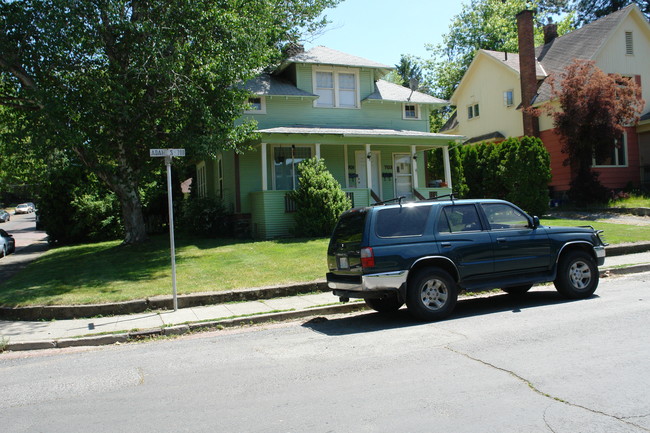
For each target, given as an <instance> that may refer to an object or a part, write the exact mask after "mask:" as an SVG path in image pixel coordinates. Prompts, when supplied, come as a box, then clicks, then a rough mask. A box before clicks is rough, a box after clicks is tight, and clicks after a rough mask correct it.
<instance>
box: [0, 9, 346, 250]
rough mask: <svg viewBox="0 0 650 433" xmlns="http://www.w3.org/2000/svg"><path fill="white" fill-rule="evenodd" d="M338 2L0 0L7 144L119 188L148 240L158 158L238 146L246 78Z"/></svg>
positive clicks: (130, 221)
mask: <svg viewBox="0 0 650 433" xmlns="http://www.w3.org/2000/svg"><path fill="white" fill-rule="evenodd" d="M339 1H340V0H218V1H217V0H195V1H192V2H187V1H183V0H11V1H10V0H2V3H0V17H1V18H0V20H1V21H0V22H1V25H2V32H0V105H2V106H4V107H5V108H4V110H3V111H1V112H0V113H1V114H2V123H3V124H4V125H3V126H4V128H5V129H4V130H3V131H0V133H2V134H3V135H2V140H1V141H2V145H3V146H5V147H6V148H7V149H9V150H11V151H13V153H15V154H18V153H21V152H23V151H25V152H26V151H29V152H32V153H35V154H37V155H38V156H39V157H40V158H42V159H43V160H44V161H46V162H47V160H48V158H54V157H55V155H57V153H58V152H63V154H65V157H66V158H67V159H74V160H75V161H77V162H78V163H80V164H83V165H84V166H85V167H87V168H88V169H89V170H92V172H93V173H95V174H96V176H97V177H98V178H99V179H101V180H102V181H103V182H104V183H105V184H106V185H108V187H109V188H110V189H111V190H112V191H114V192H115V194H116V195H117V197H118V199H119V201H120V204H121V208H122V220H123V224H124V227H125V232H126V233H125V242H126V243H132V242H140V241H142V240H144V239H145V238H146V233H145V228H144V221H143V218H142V209H141V208H142V206H141V202H140V193H139V186H140V184H141V182H143V180H146V177H147V175H148V174H149V173H151V171H152V170H153V169H154V168H155V167H158V166H159V165H160V160H154V159H152V158H149V152H148V149H150V148H173V147H183V148H186V149H187V150H188V156H189V157H200V156H209V155H214V154H215V153H216V151H217V150H219V149H220V148H226V149H237V150H241V149H243V148H244V147H245V145H246V140H247V139H248V138H250V137H251V135H252V133H253V131H254V129H255V127H254V125H253V124H251V123H244V124H241V125H237V126H235V125H234V121H235V119H237V118H238V117H239V116H240V114H241V108H242V104H243V101H245V99H246V95H245V93H244V91H243V90H242V89H241V87H239V86H238V84H239V83H242V82H243V81H245V80H247V79H249V78H251V77H252V76H254V75H255V74H256V73H259V71H261V70H262V69H264V68H266V67H268V66H269V65H272V64H273V63H274V62H277V61H278V60H279V56H280V52H281V47H282V45H283V44H285V43H287V42H291V41H295V40H297V39H298V38H299V36H300V35H301V34H302V32H305V31H313V30H316V29H318V28H320V27H321V26H322V25H323V21H322V20H321V19H318V17H319V15H320V13H321V12H322V11H323V10H324V9H325V8H326V7H329V6H333V5H335V4H336V3H338V2H339Z"/></svg>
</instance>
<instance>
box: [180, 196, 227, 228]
mask: <svg viewBox="0 0 650 433" xmlns="http://www.w3.org/2000/svg"><path fill="white" fill-rule="evenodd" d="M231 220H232V215H231V214H230V212H228V211H227V209H226V207H225V206H224V204H223V202H222V201H221V200H220V199H218V198H210V197H205V198H198V197H190V198H188V199H187V200H185V201H183V205H182V211H181V215H180V220H179V222H178V226H179V228H180V229H181V230H184V231H185V232H187V233H190V234H193V235H198V236H207V237H211V238H218V237H228V236H231V235H232V226H231ZM175 225H176V224H175Z"/></svg>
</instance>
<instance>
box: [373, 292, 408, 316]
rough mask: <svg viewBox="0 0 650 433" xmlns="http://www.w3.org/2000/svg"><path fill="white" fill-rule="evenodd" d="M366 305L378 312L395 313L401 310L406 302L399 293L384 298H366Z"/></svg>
mask: <svg viewBox="0 0 650 433" xmlns="http://www.w3.org/2000/svg"><path fill="white" fill-rule="evenodd" d="M365 301H366V305H367V306H368V307H370V308H372V309H373V310H375V311H376V312H378V313H394V312H395V311H397V310H399V309H400V307H401V306H402V305H404V302H402V301H400V300H399V298H398V297H397V295H386V296H384V297H383V298H369V299H365Z"/></svg>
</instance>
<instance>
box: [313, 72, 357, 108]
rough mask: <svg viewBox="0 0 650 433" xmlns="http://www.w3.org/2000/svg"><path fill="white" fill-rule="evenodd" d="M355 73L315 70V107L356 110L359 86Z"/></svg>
mask: <svg viewBox="0 0 650 433" xmlns="http://www.w3.org/2000/svg"><path fill="white" fill-rule="evenodd" d="M358 81H359V80H358V75H357V73H356V72H350V71H348V70H316V71H315V73H314V93H315V94H316V95H318V99H317V100H316V101H315V102H314V106H316V107H326V108H358V107H359V86H358Z"/></svg>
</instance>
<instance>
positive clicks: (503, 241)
mask: <svg viewBox="0 0 650 433" xmlns="http://www.w3.org/2000/svg"><path fill="white" fill-rule="evenodd" d="M506 242H508V240H507V239H506V238H497V243H499V244H505V243H506Z"/></svg>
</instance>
